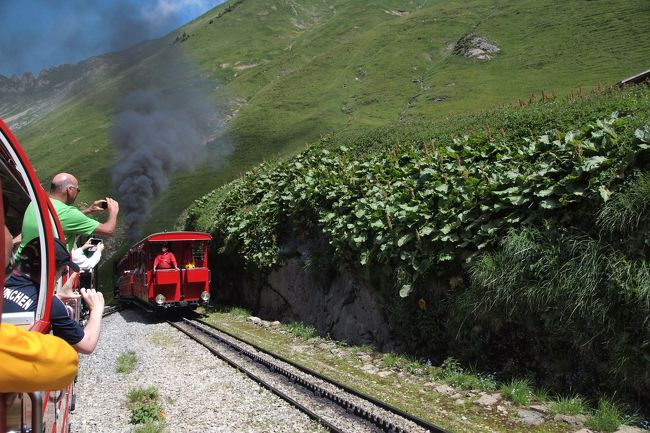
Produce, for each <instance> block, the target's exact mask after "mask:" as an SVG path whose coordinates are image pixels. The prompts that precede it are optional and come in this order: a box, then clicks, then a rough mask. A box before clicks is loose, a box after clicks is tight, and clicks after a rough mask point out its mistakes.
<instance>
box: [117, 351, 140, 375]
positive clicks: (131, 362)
mask: <svg viewBox="0 0 650 433" xmlns="http://www.w3.org/2000/svg"><path fill="white" fill-rule="evenodd" d="M137 362H138V356H137V355H136V354H135V352H134V351H132V350H130V351H128V352H124V353H123V354H121V355H120V356H118V357H117V362H116V365H115V371H116V372H117V373H125V374H126V373H131V372H132V371H133V370H134V369H135V364H136V363H137Z"/></svg>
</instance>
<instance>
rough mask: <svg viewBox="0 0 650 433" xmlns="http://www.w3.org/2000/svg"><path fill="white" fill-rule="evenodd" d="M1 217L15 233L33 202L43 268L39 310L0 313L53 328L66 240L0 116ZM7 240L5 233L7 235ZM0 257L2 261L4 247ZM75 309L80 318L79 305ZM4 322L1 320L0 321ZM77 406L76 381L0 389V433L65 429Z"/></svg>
mask: <svg viewBox="0 0 650 433" xmlns="http://www.w3.org/2000/svg"><path fill="white" fill-rule="evenodd" d="M0 180H1V184H0V191H1V192H2V203H1V205H0V220H1V222H2V223H3V224H5V225H6V226H7V227H8V228H9V230H10V231H11V232H12V233H14V234H16V233H19V232H20V230H21V227H22V216H23V213H24V211H25V209H26V208H27V205H28V204H29V203H30V202H31V203H32V204H33V205H34V209H35V214H36V219H37V223H38V230H39V237H40V239H41V254H40V258H41V269H47V272H42V275H41V280H40V283H39V295H38V305H37V309H36V312H35V313H11V314H2V323H5V324H7V323H9V324H13V325H16V326H18V327H22V328H24V329H28V330H29V331H32V332H40V333H49V332H50V327H51V326H50V321H49V318H50V309H51V303H52V295H53V293H54V290H55V286H56V284H57V282H56V281H55V279H54V276H55V253H54V238H55V237H58V238H61V239H62V240H63V238H64V236H63V230H62V229H61V225H60V223H59V220H58V218H57V215H56V211H55V210H54V207H53V206H52V203H51V202H50V200H49V198H48V196H47V194H46V192H45V191H44V190H43V188H42V187H41V185H40V183H39V181H38V178H37V176H36V174H35V172H34V169H33V168H32V166H31V164H30V162H29V160H28V158H27V156H26V155H25V153H24V151H23V149H22V147H21V146H20V144H19V143H18V140H17V139H16V138H15V136H14V135H13V134H12V133H11V131H10V130H9V128H8V127H7V125H6V124H5V123H4V122H3V121H2V120H0ZM3 240H4V236H3ZM2 251H3V252H2V254H0V256H1V260H0V262H2V263H3V262H4V249H3V250H2ZM70 310H71V314H73V315H74V317H78V314H79V309H78V308H77V306H76V304H74V305H71V306H70ZM0 326H1V325H0ZM73 406H74V385H73V384H70V385H68V386H67V387H66V388H65V389H61V390H57V391H47V392H46V391H42V392H31V393H11V394H0V432H28V431H32V432H48V433H49V432H52V433H55V432H61V433H64V432H67V431H68V430H69V427H70V423H69V417H68V415H69V412H70V411H71V410H72V408H73Z"/></svg>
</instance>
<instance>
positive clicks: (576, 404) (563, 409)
mask: <svg viewBox="0 0 650 433" xmlns="http://www.w3.org/2000/svg"><path fill="white" fill-rule="evenodd" d="M585 409H586V408H585V402H584V400H583V399H582V397H559V398H557V399H556V400H555V401H553V402H552V403H551V405H550V407H549V410H550V412H551V414H553V415H555V414H563V415H580V414H582V413H585Z"/></svg>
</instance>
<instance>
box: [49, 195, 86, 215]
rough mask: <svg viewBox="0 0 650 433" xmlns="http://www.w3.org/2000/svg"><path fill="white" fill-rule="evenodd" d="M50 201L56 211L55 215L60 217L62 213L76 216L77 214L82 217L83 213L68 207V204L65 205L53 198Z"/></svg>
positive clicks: (73, 207)
mask: <svg viewBox="0 0 650 433" xmlns="http://www.w3.org/2000/svg"><path fill="white" fill-rule="evenodd" d="M50 201H51V202H52V205H53V206H54V210H56V213H57V214H59V215H61V214H62V213H73V214H76V213H77V212H79V213H80V214H81V215H84V214H83V212H81V211H80V210H79V209H77V208H76V207H75V206H70V205H68V204H65V203H63V202H62V201H61V200H57V199H55V198H50ZM84 216H85V215H84Z"/></svg>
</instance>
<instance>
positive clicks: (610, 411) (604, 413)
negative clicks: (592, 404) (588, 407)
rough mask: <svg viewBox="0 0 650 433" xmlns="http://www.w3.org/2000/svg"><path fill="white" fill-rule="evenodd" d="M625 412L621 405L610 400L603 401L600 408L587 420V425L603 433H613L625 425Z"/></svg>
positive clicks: (600, 402)
mask: <svg viewBox="0 0 650 433" xmlns="http://www.w3.org/2000/svg"><path fill="white" fill-rule="evenodd" d="M625 421H626V420H625V417H624V416H623V410H622V409H621V407H620V406H619V405H617V404H616V403H614V402H612V401H611V400H608V399H601V400H600V401H599V402H598V408H597V409H596V410H595V411H594V412H593V413H592V414H591V415H590V416H589V417H588V418H587V422H586V423H585V425H586V426H587V427H589V428H591V429H594V430H598V431H599V432H603V433H611V432H614V431H616V430H617V429H618V426H619V425H621V424H624V423H625Z"/></svg>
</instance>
